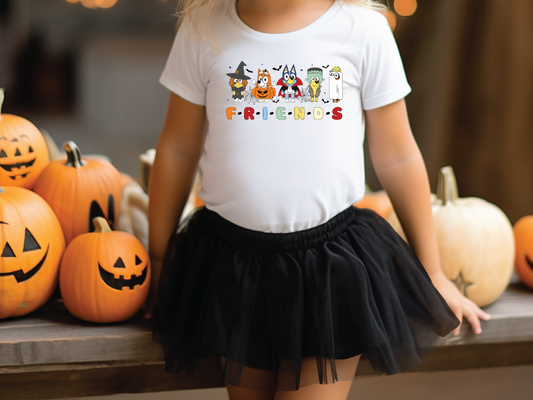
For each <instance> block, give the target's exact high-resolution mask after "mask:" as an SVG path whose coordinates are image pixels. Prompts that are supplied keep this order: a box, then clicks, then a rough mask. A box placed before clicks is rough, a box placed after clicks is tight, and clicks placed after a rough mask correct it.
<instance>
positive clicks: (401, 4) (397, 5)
mask: <svg viewBox="0 0 533 400" xmlns="http://www.w3.org/2000/svg"><path fill="white" fill-rule="evenodd" d="M417 6H418V5H417V3H416V0H394V9H395V10H396V12H397V13H398V15H401V16H402V17H408V16H410V15H413V14H414V13H415V11H416V7H417Z"/></svg>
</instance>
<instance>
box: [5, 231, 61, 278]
mask: <svg viewBox="0 0 533 400" xmlns="http://www.w3.org/2000/svg"><path fill="white" fill-rule="evenodd" d="M0 224H4V225H9V223H7V222H5V221H0ZM16 242H17V243H16V244H17V245H19V244H20V243H21V242H20V241H19V240H16ZM2 245H3V248H4V249H3V251H2V254H1V255H0V258H2V259H3V260H2V261H3V263H2V264H4V265H5V266H9V265H10V264H13V265H14V267H19V269H15V268H13V269H11V270H10V269H9V267H7V268H3V270H2V271H0V277H6V276H13V277H14V278H15V280H16V281H17V283H21V282H24V281H27V280H28V279H30V278H32V277H33V276H34V275H35V274H36V273H37V272H39V270H40V269H41V267H42V266H43V265H44V263H45V262H46V256H47V255H48V249H49V247H50V245H47V246H46V251H42V252H38V250H42V248H41V246H40V245H39V243H37V240H35V237H34V236H33V235H32V234H31V232H30V231H29V230H28V228H26V230H25V232H24V244H23V246H22V248H17V247H20V246H15V245H14V244H13V245H11V244H9V241H8V240H6V242H5V244H3V243H0V246H2ZM30 252H33V253H38V254H33V257H32V256H31V255H30V256H29V257H28V259H29V260H33V259H35V258H36V257H35V256H37V259H38V262H36V263H35V265H33V264H34V263H33V262H31V261H30V262H29V266H30V267H29V268H30V269H29V270H27V271H26V272H24V270H23V269H22V268H20V267H21V264H23V265H24V264H26V265H27V264H28V262H21V261H19V260H17V258H18V257H24V256H26V254H24V253H30ZM42 253H44V254H42ZM17 254H18V257H17ZM6 269H7V271H6Z"/></svg>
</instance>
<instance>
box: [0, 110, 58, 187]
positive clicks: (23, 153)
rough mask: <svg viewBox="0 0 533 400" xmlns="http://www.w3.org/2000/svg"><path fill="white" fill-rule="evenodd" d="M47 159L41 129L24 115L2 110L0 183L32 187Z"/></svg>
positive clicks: (0, 124)
mask: <svg viewBox="0 0 533 400" xmlns="http://www.w3.org/2000/svg"><path fill="white" fill-rule="evenodd" d="M48 162H49V159H48V149H47V147H46V143H45V141H44V138H43V136H42V134H41V132H40V131H39V130H38V129H37V128H36V127H35V126H34V125H33V124H32V123H31V122H29V121H27V120H25V119H24V118H21V117H17V116H15V115H10V114H2V118H1V119H0V185H4V186H19V187H25V188H27V189H31V188H32V187H33V184H34V182H35V180H36V179H37V177H38V176H39V174H40V172H41V171H42V170H43V169H44V167H46V165H47V164H48Z"/></svg>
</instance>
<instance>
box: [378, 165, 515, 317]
mask: <svg viewBox="0 0 533 400" xmlns="http://www.w3.org/2000/svg"><path fill="white" fill-rule="evenodd" d="M432 210H433V219H434V225H435V232H436V236H437V243H438V246H439V254H440V262H441V267H442V270H443V272H444V274H445V275H446V276H447V277H448V278H449V279H450V280H451V281H452V282H454V283H455V285H456V286H457V287H458V288H459V290H460V291H461V293H463V295H465V296H466V297H468V298H469V299H471V300H472V301H473V302H474V303H476V304H477V305H478V306H479V307H484V306H486V305H488V304H490V303H492V302H493V301H494V300H496V299H497V298H498V297H499V296H500V295H501V294H502V293H503V291H504V290H505V289H506V288H507V286H508V285H509V282H510V280H511V275H512V273H513V262H514V256H515V245H514V236H513V227H512V225H511V222H510V221H509V219H508V218H507V216H506V215H505V214H504V213H503V211H502V210H501V209H499V208H498V207H497V206H495V205H494V204H491V203H489V202H487V201H485V200H483V199H480V198H477V197H466V198H459V196H458V191H457V183H456V181H455V175H454V173H453V169H452V167H450V166H447V167H443V168H442V169H441V170H440V173H439V181H438V190H437V196H436V197H435V198H434V200H433V201H432ZM386 219H387V221H388V222H389V223H390V224H391V225H392V227H393V228H394V229H395V230H396V232H398V233H399V234H400V235H401V236H402V237H403V238H404V239H406V238H405V234H404V232H403V229H402V227H401V225H400V223H399V221H398V217H397V216H396V214H395V213H394V211H392V212H391V213H390V214H389V215H388V216H387V218H386Z"/></svg>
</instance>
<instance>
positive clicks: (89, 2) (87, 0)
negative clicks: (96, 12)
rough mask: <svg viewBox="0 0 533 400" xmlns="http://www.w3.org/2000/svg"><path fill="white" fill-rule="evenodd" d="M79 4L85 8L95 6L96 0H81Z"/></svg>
mask: <svg viewBox="0 0 533 400" xmlns="http://www.w3.org/2000/svg"><path fill="white" fill-rule="evenodd" d="M81 4H82V5H83V6H84V7H87V8H96V0H81Z"/></svg>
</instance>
